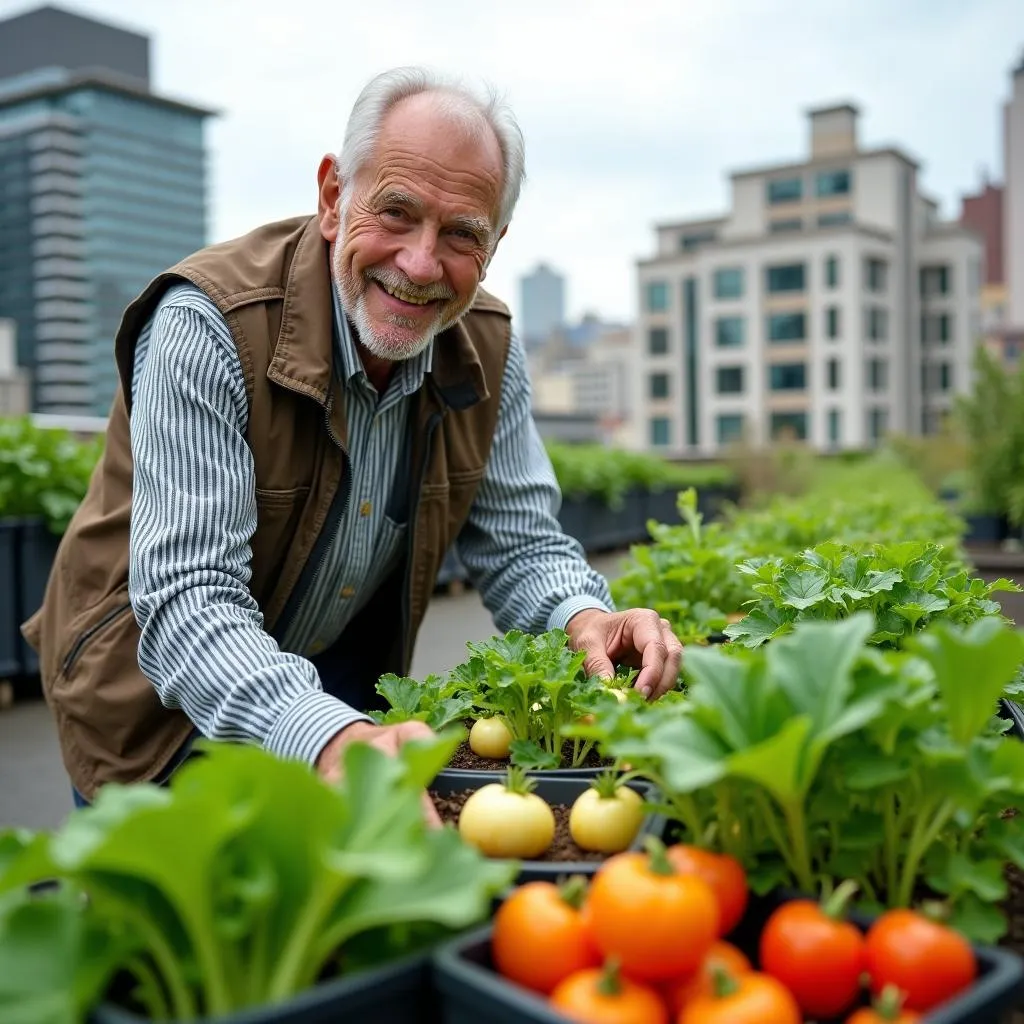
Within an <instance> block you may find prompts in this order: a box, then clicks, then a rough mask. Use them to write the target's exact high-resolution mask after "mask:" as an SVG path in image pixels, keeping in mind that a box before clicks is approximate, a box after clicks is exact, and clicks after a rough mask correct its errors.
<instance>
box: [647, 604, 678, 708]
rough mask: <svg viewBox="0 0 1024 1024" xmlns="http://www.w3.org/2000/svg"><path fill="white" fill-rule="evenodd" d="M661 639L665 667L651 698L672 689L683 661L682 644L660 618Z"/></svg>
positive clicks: (662, 694)
mask: <svg viewBox="0 0 1024 1024" xmlns="http://www.w3.org/2000/svg"><path fill="white" fill-rule="evenodd" d="M661 635H662V641H663V643H664V644H665V650H666V652H667V656H666V658H665V667H664V669H663V671H662V674H661V680H660V682H659V683H658V685H657V686H656V687H655V690H654V693H653V695H652V699H655V700H656V699H657V698H658V697H663V696H664V695H665V694H666V693H668V692H669V690H674V689H675V687H676V684H677V683H678V682H679V669H680V666H681V665H682V663H683V645H682V644H681V643H680V642H679V638H678V637H677V636H676V635H675V633H673V632H672V627H671V626H670V625H669V623H668V622H666V621H665V620H664V619H662V620H661Z"/></svg>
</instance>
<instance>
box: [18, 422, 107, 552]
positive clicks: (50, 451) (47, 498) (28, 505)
mask: <svg viewBox="0 0 1024 1024" xmlns="http://www.w3.org/2000/svg"><path fill="white" fill-rule="evenodd" d="M102 450H103V438H102V437H97V438H95V439H94V440H92V441H79V440H77V439H76V438H75V437H73V436H72V435H71V434H70V433H69V432H68V431H66V430H51V429H45V428H41V427H36V426H35V425H33V423H32V421H31V420H30V419H29V417H27V416H24V417H19V418H16V419H0V519H6V518H20V517H29V516H42V517H44V518H45V519H46V521H47V524H48V526H49V528H50V529H51V530H52V531H53V532H54V533H57V534H60V533H63V532H64V530H65V529H66V528H67V524H68V522H69V520H70V519H71V517H72V516H73V515H74V513H75V510H76V509H77V508H78V506H79V504H80V503H81V501H82V498H84V497H85V492H86V490H87V489H88V487H89V479H90V477H91V476H92V471H93V469H94V468H95V466H96V463H97V461H98V460H99V458H100V455H101V453H102Z"/></svg>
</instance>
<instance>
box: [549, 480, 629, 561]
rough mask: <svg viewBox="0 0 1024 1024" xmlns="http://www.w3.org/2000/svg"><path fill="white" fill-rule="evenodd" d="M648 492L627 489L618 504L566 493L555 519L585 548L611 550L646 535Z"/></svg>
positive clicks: (587, 549) (626, 545)
mask: <svg viewBox="0 0 1024 1024" xmlns="http://www.w3.org/2000/svg"><path fill="white" fill-rule="evenodd" d="M647 511H648V496H647V494H646V493H645V492H644V491H629V492H628V493H627V494H625V495H624V496H623V499H622V504H621V505H620V506H619V507H618V508H612V507H611V506H610V505H607V504H606V503H605V502H604V500H603V499H601V498H597V497H591V496H587V497H569V498H565V499H564V500H563V501H562V507H561V509H560V510H559V513H558V521H559V522H560V523H561V525H562V529H563V530H564V531H565V532H566V533H567V534H569V536H570V537H575V538H576V539H577V540H578V541H579V542H580V543H581V544H582V545H583V548H584V550H586V551H611V550H614V549H615V548H623V547H628V546H629V545H630V544H635V543H636V542H638V541H642V540H646V539H647V536H648V535H647Z"/></svg>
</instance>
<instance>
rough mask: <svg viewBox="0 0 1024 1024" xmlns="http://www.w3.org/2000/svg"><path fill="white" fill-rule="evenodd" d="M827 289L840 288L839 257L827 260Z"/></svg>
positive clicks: (831, 257)
mask: <svg viewBox="0 0 1024 1024" xmlns="http://www.w3.org/2000/svg"><path fill="white" fill-rule="evenodd" d="M825 287H826V288H838V287H839V257H838V256H829V258H828V259H827V260H825Z"/></svg>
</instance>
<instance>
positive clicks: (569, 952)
mask: <svg viewBox="0 0 1024 1024" xmlns="http://www.w3.org/2000/svg"><path fill="white" fill-rule="evenodd" d="M585 891H586V883H585V882H584V881H583V880H582V879H578V880H571V881H570V882H567V883H566V885H564V886H562V887H559V886H557V885H554V884H552V883H551V882H528V883H527V884H526V885H522V886H520V887H519V888H518V889H516V890H515V891H514V892H513V893H512V894H511V895H510V896H509V897H508V899H506V900H505V902H504V903H502V905H501V906H500V907H499V908H498V912H497V914H495V916H494V928H493V931H492V936H491V956H492V958H493V959H494V966H495V967H497V969H498V971H499V973H501V974H502V975H504V976H505V977H506V978H508V979H509V980H510V981H514V982H516V983H517V984H519V985H523V986H525V987H526V988H530V989H533V990H534V991H536V992H542V993H543V994H544V995H548V994H550V993H551V992H552V991H553V989H554V988H555V986H556V985H557V984H558V983H559V982H560V981H562V979H563V978H567V977H568V976H569V975H570V974H574V973H576V972H577V971H581V970H583V969H584V968H586V967H595V966H597V965H598V964H599V963H600V962H601V958H600V956H599V955H598V952H597V950H596V949H595V948H594V946H593V944H592V943H591V941H590V937H589V935H588V933H587V929H586V926H585V924H584V921H583V917H582V915H581V914H580V911H579V910H578V909H577V906H578V904H579V901H580V900H581V899H582V898H583V894H584V893H585Z"/></svg>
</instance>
